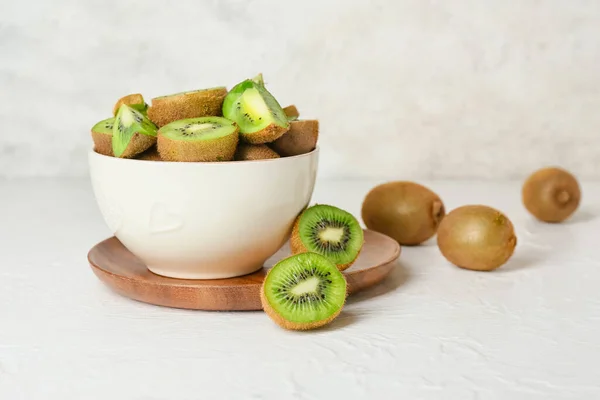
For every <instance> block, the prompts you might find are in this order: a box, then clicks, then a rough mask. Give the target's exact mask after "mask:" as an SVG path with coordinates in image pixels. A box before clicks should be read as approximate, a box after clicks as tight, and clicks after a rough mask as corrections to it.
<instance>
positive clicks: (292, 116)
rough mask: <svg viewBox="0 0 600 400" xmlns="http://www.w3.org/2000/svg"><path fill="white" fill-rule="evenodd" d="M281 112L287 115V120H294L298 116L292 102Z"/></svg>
mask: <svg viewBox="0 0 600 400" xmlns="http://www.w3.org/2000/svg"><path fill="white" fill-rule="evenodd" d="M283 112H284V113H285V115H287V117H288V120H290V121H295V120H297V119H298V118H299V117H300V113H299V112H298V109H297V108H296V106H295V105H294V104H291V105H289V106H287V107H284V108H283Z"/></svg>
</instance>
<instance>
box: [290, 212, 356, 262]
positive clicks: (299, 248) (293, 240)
mask: <svg viewBox="0 0 600 400" xmlns="http://www.w3.org/2000/svg"><path fill="white" fill-rule="evenodd" d="M300 218H302V214H300V215H299V216H298V217H297V218H296V221H294V227H293V228H292V234H291V236H290V249H291V250H292V254H293V255H296V254H300V253H310V252H311V251H310V250H308V249H307V248H306V247H305V246H304V243H303V242H302V239H301V238H300ZM361 251H362V247H361V248H360V250H359V251H358V252H357V253H356V257H355V258H354V260H352V261H350V262H349V263H346V264H336V265H337V268H338V269H339V270H340V271H345V270H347V269H348V268H350V267H351V266H352V264H354V262H355V261H356V259H357V258H358V256H359V255H360V253H361Z"/></svg>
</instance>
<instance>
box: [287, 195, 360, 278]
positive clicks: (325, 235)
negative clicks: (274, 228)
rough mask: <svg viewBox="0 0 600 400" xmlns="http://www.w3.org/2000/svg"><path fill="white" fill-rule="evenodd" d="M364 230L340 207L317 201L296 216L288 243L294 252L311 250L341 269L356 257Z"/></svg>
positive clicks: (350, 263)
mask: <svg viewBox="0 0 600 400" xmlns="http://www.w3.org/2000/svg"><path fill="white" fill-rule="evenodd" d="M363 243H364V232H363V230H362V228H361V226H360V224H359V222H358V221H357V219H356V218H355V217H354V216H353V215H352V214H350V213H349V212H347V211H344V210H342V209H340V208H337V207H334V206H330V205H325V204H318V205H315V206H312V207H309V208H307V209H306V210H305V211H304V212H303V213H302V214H300V216H299V217H298V218H297V219H296V223H295V224H294V228H293V229H292V236H291V238H290V245H291V249H292V253H293V254H298V253H303V252H313V253H318V254H321V255H323V256H325V257H327V258H328V259H330V260H331V261H333V262H334V263H335V264H336V265H337V266H338V268H339V269H340V270H342V271H343V270H344V269H346V268H348V267H349V266H350V265H352V263H353V262H354V261H355V260H356V258H357V257H358V255H359V253H360V251H361V249H362V246H363Z"/></svg>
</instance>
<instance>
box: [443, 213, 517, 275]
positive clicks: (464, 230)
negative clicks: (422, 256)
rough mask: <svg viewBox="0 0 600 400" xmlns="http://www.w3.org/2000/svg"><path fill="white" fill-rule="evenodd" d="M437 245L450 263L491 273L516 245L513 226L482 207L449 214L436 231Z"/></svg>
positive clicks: (508, 221) (501, 216) (510, 253)
mask: <svg viewBox="0 0 600 400" xmlns="http://www.w3.org/2000/svg"><path fill="white" fill-rule="evenodd" d="M437 243H438V247H439V249H440V251H441V252H442V254H443V255H444V257H446V259H447V260H448V261H450V262H451V263H453V264H455V265H457V266H459V267H461V268H466V269H470V270H475V271H491V270H493V269H496V268H498V267H500V266H501V265H503V264H504V263H506V261H508V259H509V258H510V257H511V256H512V254H513V252H514V250H515V247H516V245H517V237H516V235H515V231H514V227H513V224H512V223H511V222H510V220H509V219H508V218H507V217H506V215H504V214H503V213H501V212H500V211H498V210H496V209H494V208H491V207H488V206H483V205H467V206H462V207H459V208H456V209H454V210H452V211H451V212H450V213H448V215H446V216H445V217H444V219H443V220H442V222H441V224H440V226H439V228H438V237H437Z"/></svg>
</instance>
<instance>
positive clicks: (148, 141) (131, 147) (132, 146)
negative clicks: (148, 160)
mask: <svg viewBox="0 0 600 400" xmlns="http://www.w3.org/2000/svg"><path fill="white" fill-rule="evenodd" d="M155 144H156V137H155V136H150V135H144V134H143V133H138V132H136V133H134V134H133V136H132V137H131V140H130V141H129V144H128V145H127V148H126V149H125V151H124V152H123V154H121V157H120V158H134V157H135V156H137V155H138V154H141V153H143V152H145V151H146V150H148V149H149V148H151V147H152V146H154V145H155Z"/></svg>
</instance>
